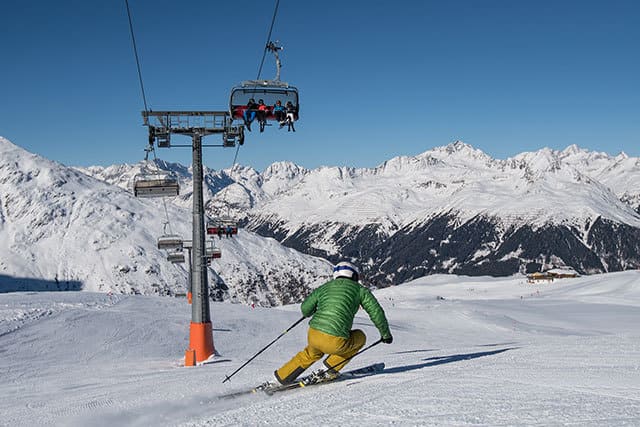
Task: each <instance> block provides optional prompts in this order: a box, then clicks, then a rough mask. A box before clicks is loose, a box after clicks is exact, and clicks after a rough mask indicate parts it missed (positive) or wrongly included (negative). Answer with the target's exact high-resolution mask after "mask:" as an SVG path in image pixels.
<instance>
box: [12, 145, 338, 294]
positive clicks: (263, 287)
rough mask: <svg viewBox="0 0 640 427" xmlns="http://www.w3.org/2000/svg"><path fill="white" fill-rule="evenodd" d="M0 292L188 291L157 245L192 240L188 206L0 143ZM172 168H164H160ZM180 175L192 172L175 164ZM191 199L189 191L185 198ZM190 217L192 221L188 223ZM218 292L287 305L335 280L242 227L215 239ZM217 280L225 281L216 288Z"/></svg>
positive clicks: (181, 272)
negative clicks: (169, 236) (162, 239)
mask: <svg viewBox="0 0 640 427" xmlns="http://www.w3.org/2000/svg"><path fill="white" fill-rule="evenodd" d="M0 159H1V161H0V241H1V242H2V245H0V291H7V290H16V289H52V290H55V289H80V288H81V289H84V290H93V291H104V292H107V291H113V292H122V293H143V294H149V293H155V294H176V293H184V292H186V284H187V283H186V282H187V271H186V270H185V268H184V264H181V265H174V264H172V263H170V262H168V261H167V260H166V253H165V252H164V251H160V250H158V249H157V246H156V241H157V238H158V237H159V236H160V235H162V234H163V233H165V232H167V233H168V232H171V233H175V234H179V235H181V236H185V238H186V239H189V238H190V236H191V217H192V216H191V213H190V212H191V210H190V206H189V208H188V209H187V208H184V207H182V206H181V205H182V204H184V200H183V201H182V202H183V203H168V204H167V210H168V211H167V213H168V217H169V220H170V221H169V222H170V227H167V228H166V229H165V227H164V224H165V222H166V218H167V217H166V216H165V211H164V206H163V204H162V202H161V201H158V200H151V199H144V200H139V199H136V198H134V197H133V195H132V194H131V193H130V192H129V191H125V190H124V189H122V188H120V187H118V186H115V185H110V184H108V183H106V182H104V181H102V180H99V179H96V178H94V177H91V176H88V175H85V174H84V173H81V172H79V171H78V170H76V169H72V168H69V167H66V166H64V165H61V164H59V163H56V162H52V161H49V160H46V159H44V158H42V157H39V156H37V155H34V154H31V153H28V152H26V151H25V150H23V149H21V148H19V147H17V146H16V145H14V144H12V143H11V142H9V141H7V140H6V139H2V138H0ZM163 166H165V167H167V165H163ZM143 167H150V165H148V164H144V165H138V166H135V167H129V166H114V167H112V168H109V169H108V170H106V171H101V172H102V173H104V174H106V175H108V176H110V177H111V178H112V179H114V180H115V179H117V180H119V183H120V184H122V186H124V187H127V186H128V185H129V183H130V181H131V180H132V178H133V176H134V175H135V174H136V173H139V172H140V169H141V168H143ZM171 167H172V168H174V170H176V171H177V172H178V173H181V174H182V176H188V172H187V170H186V168H181V167H179V166H178V165H171ZM185 198H187V199H188V198H190V195H187V196H185ZM185 219H186V220H185ZM216 245H217V246H218V247H219V248H220V249H221V250H222V253H223V257H222V258H221V259H219V260H216V261H214V264H213V267H214V269H215V270H216V271H217V272H218V274H219V275H220V277H221V278H222V281H220V280H218V279H217V278H216V277H215V275H214V274H213V272H211V274H210V277H211V279H212V280H211V281H212V286H213V287H216V286H221V287H222V289H223V290H224V289H225V288H229V291H228V295H227V296H229V297H236V299H238V300H239V301H244V302H248V301H251V302H256V303H265V304H276V303H277V304H281V303H286V302H290V301H293V300H297V299H299V298H300V296H301V295H303V294H305V293H306V292H308V290H309V289H310V288H312V287H314V286H317V284H319V283H321V282H322V280H323V279H324V278H326V277H328V275H329V274H330V271H331V270H330V265H329V263H328V262H326V261H324V260H321V259H318V258H314V257H310V256H307V255H303V254H300V253H297V252H296V251H294V250H292V249H289V248H285V247H283V246H282V245H280V244H279V243H278V242H276V241H274V240H273V239H266V238H263V237H260V236H258V235H255V234H253V233H250V232H246V231H244V230H241V231H240V233H239V235H238V237H237V239H222V240H219V239H217V238H216ZM218 282H224V285H219V283H218Z"/></svg>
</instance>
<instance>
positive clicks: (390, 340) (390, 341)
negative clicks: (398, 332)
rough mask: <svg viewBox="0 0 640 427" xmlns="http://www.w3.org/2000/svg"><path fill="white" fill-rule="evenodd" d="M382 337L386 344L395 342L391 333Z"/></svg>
mask: <svg viewBox="0 0 640 427" xmlns="http://www.w3.org/2000/svg"><path fill="white" fill-rule="evenodd" d="M380 339H381V340H382V342H383V343H385V344H391V343H392V342H393V337H392V336H391V335H389V336H388V337H382V338H380Z"/></svg>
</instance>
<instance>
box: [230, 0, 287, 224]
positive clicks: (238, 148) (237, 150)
mask: <svg viewBox="0 0 640 427" xmlns="http://www.w3.org/2000/svg"><path fill="white" fill-rule="evenodd" d="M279 6H280V0H276V4H275V7H274V9H273V16H272V17H271V25H270V26H269V34H268V35H267V42H266V43H265V44H264V52H263V53H262V60H261V61H260V67H259V68H258V76H257V77H256V80H260V76H261V75H262V67H263V66H264V61H265V59H266V57H267V51H268V50H269V42H270V41H271V35H272V34H273V27H274V26H275V23H276V17H277V16H278V8H279ZM239 152H240V145H238V146H237V147H236V154H235V156H234V157H233V162H232V163H231V169H230V172H233V168H234V167H235V165H236V163H237V160H238V153H239ZM222 202H223V204H226V202H227V191H225V192H224V194H223V196H222ZM230 213H231V212H230V208H229V206H227V216H229V217H230V216H231V215H230Z"/></svg>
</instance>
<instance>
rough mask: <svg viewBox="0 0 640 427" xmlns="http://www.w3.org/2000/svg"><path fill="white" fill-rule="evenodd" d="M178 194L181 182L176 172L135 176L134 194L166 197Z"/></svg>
mask: <svg viewBox="0 0 640 427" xmlns="http://www.w3.org/2000/svg"><path fill="white" fill-rule="evenodd" d="M178 194H180V184H178V177H177V176H175V175H174V174H170V173H154V174H137V175H136V176H134V177H133V195H134V196H136V197H166V196H177V195H178Z"/></svg>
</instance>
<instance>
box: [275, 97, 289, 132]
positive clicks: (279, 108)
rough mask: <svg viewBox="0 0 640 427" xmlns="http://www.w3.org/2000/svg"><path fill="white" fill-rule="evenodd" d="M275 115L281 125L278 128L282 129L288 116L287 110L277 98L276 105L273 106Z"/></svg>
mask: <svg viewBox="0 0 640 427" xmlns="http://www.w3.org/2000/svg"><path fill="white" fill-rule="evenodd" d="M273 117H275V119H276V120H277V121H278V123H280V127H279V128H278V129H282V127H283V126H284V125H285V120H286V118H287V110H285V108H284V106H283V105H282V102H281V101H280V100H277V101H276V105H274V106H273Z"/></svg>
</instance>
